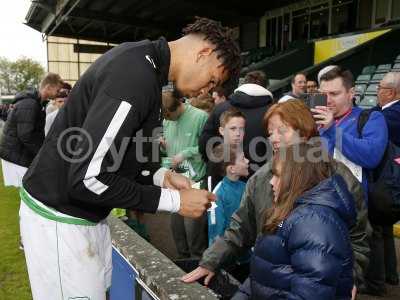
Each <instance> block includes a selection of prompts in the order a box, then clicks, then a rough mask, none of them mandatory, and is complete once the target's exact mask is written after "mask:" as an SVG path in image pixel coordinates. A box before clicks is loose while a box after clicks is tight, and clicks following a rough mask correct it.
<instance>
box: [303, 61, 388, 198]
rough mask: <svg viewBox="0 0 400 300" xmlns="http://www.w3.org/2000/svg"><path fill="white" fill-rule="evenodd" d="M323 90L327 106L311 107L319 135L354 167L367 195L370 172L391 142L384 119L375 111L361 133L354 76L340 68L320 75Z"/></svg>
mask: <svg viewBox="0 0 400 300" xmlns="http://www.w3.org/2000/svg"><path fill="white" fill-rule="evenodd" d="M320 91H321V92H322V93H324V94H326V95H327V106H317V107H316V108H314V109H311V111H312V112H313V113H314V118H315V119H316V123H317V124H319V125H320V130H319V131H320V135H321V137H322V138H324V140H325V141H326V143H327V147H328V149H329V153H331V154H332V155H333V157H334V158H335V159H336V160H339V161H341V162H343V163H344V164H345V165H346V166H347V167H348V168H349V169H350V170H351V172H352V173H353V175H354V176H355V177H356V178H357V179H358V181H359V182H361V183H362V186H363V188H364V192H365V194H366V195H367V192H368V183H367V174H368V171H369V170H373V169H375V168H376V166H377V165H378V164H379V162H380V161H381V159H382V157H383V154H384V152H385V149H386V145H387V142H388V137H387V135H388V133H387V126H386V122H385V118H384V117H383V115H382V114H381V113H380V112H376V111H374V112H372V113H371V114H370V115H369V118H368V121H367V122H366V123H365V124H364V126H363V128H362V130H361V132H359V128H358V121H359V117H360V115H361V114H362V111H363V110H362V109H361V108H359V107H356V106H353V97H354V79H353V75H352V73H351V72H350V71H348V70H344V69H342V68H341V67H335V68H333V69H332V70H330V71H328V72H326V73H325V74H323V75H322V76H321V84H320ZM366 199H368V198H367V197H366Z"/></svg>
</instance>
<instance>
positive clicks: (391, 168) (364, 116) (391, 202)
mask: <svg viewBox="0 0 400 300" xmlns="http://www.w3.org/2000/svg"><path fill="white" fill-rule="evenodd" d="M373 111H374V110H373V109H368V110H364V111H362V112H361V114H360V117H359V119H358V124H357V130H358V134H359V136H360V137H361V133H362V129H363V128H364V125H365V124H366V123H367V121H368V119H369V115H370V114H371V113H372V112H373ZM367 177H368V211H369V218H370V221H371V222H372V223H374V224H382V225H385V224H387V225H391V224H394V223H395V222H397V221H398V220H400V147H399V146H397V145H395V144H394V143H392V142H391V141H390V140H389V143H388V145H387V147H386V150H385V153H384V155H383V158H382V160H381V162H380V163H379V165H378V166H377V167H376V168H375V169H374V170H372V171H370V172H369V174H368V176H367Z"/></svg>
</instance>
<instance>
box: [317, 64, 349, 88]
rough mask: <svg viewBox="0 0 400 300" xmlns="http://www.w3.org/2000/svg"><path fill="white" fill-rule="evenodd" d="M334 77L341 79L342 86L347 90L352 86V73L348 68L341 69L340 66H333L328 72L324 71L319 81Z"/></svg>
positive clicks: (329, 79)
mask: <svg viewBox="0 0 400 300" xmlns="http://www.w3.org/2000/svg"><path fill="white" fill-rule="evenodd" d="M336 78H341V79H342V83H343V86H344V87H345V88H346V90H349V89H351V88H352V87H353V86H354V77H353V74H352V73H351V72H350V71H349V70H346V69H342V68H341V67H335V68H333V69H332V70H330V71H329V72H326V73H325V74H324V75H322V76H321V80H320V82H322V81H331V80H334V79H336Z"/></svg>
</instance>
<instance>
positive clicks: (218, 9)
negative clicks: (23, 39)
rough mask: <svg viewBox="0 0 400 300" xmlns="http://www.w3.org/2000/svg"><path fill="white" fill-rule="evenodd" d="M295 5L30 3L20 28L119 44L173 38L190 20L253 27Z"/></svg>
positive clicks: (122, 0)
mask: <svg viewBox="0 0 400 300" xmlns="http://www.w3.org/2000/svg"><path fill="white" fill-rule="evenodd" d="M295 2H299V1H295V0H269V1H259V0H248V1H242V0H218V1H215V0H34V1H32V4H31V6H30V8H29V11H28V13H27V15H26V24H27V25H28V26H30V27H32V28H34V29H36V30H38V31H40V32H42V33H43V34H44V35H47V36H51V35H55V36H62V37H70V38H81V39H88V40H96V41H104V42H113V43H120V42H123V41H132V40H140V39H143V38H150V39H152V38H157V37H159V36H161V35H162V36H165V37H166V38H167V39H172V38H176V37H178V36H179V34H180V30H181V28H182V27H183V26H184V25H185V24H187V23H189V22H191V21H192V20H193V17H194V16H202V17H209V18H212V19H215V20H219V21H221V22H222V23H223V24H224V25H226V26H231V27H233V26H238V25H240V24H244V23H248V22H252V21H258V20H259V18H260V17H261V16H262V15H264V13H265V11H267V10H272V9H276V8H279V7H283V6H286V5H288V4H291V3H295Z"/></svg>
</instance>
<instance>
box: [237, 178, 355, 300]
mask: <svg viewBox="0 0 400 300" xmlns="http://www.w3.org/2000/svg"><path fill="white" fill-rule="evenodd" d="M355 219H356V211H355V208H354V200H353V196H352V195H351V194H350V193H349V191H348V190H347V187H346V184H345V182H344V180H343V178H342V177H340V176H339V175H335V176H333V177H331V178H328V179H326V180H324V181H322V182H321V183H320V184H319V185H317V186H316V187H314V188H312V189H311V190H309V191H307V192H305V193H304V194H303V195H302V196H301V197H299V199H297V200H296V206H295V209H294V210H293V212H292V213H291V214H290V215H289V216H288V218H287V219H286V220H285V221H284V222H282V224H280V226H279V227H278V230H277V231H276V233H275V234H273V235H264V236H262V237H261V238H259V240H258V241H257V244H256V246H255V249H254V255H253V257H252V259H251V271H250V277H249V278H248V279H247V280H246V281H245V283H244V284H243V285H242V286H241V287H240V290H239V292H238V293H237V295H235V297H234V299H292V300H294V299H306V300H314V299H315V300H321V299H324V300H328V299H350V298H351V290H352V287H353V274H352V268H353V253H352V249H351V243H350V238H349V232H348V231H349V227H351V226H352V225H353V224H354V222H355Z"/></svg>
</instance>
